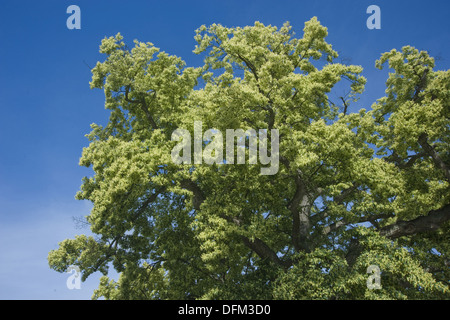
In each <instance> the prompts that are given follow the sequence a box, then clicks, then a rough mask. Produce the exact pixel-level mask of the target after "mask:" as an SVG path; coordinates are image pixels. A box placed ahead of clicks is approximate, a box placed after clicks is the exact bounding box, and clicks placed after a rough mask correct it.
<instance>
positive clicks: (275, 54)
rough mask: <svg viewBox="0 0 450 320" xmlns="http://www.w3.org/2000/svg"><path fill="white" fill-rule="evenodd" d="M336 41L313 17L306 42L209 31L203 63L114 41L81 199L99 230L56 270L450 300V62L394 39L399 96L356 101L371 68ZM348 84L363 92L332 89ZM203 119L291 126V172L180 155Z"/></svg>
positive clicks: (392, 59)
mask: <svg viewBox="0 0 450 320" xmlns="http://www.w3.org/2000/svg"><path fill="white" fill-rule="evenodd" d="M326 36H327V28H325V27H324V26H322V25H321V24H320V22H319V21H318V20H317V19H316V18H312V19H311V20H310V21H308V22H306V23H305V27H304V29H303V35H302V37H296V35H295V34H294V32H293V31H292V28H291V26H290V25H289V24H288V23H286V24H284V25H283V26H282V27H281V28H277V27H274V26H265V25H263V24H262V23H259V22H256V23H255V24H254V25H253V26H247V27H244V28H240V27H236V28H227V27H224V26H222V25H220V24H213V25H211V26H210V27H206V26H202V27H200V28H199V29H198V30H197V32H196V36H195V40H196V41H197V46H196V48H195V50H194V52H195V53H196V54H200V55H203V56H204V66H202V67H200V68H190V67H186V65H185V62H184V61H183V60H182V59H180V58H178V57H176V56H172V55H169V54H167V53H165V52H161V51H160V49H159V48H156V47H155V46H154V45H153V44H152V43H142V42H138V41H135V42H134V47H133V48H131V49H129V48H128V47H127V46H126V45H125V43H124V42H123V41H122V40H123V38H122V36H121V35H120V34H118V35H116V36H115V37H110V38H105V39H104V40H103V41H102V44H101V46H100V52H101V53H103V54H105V55H106V58H105V60H104V62H98V63H97V65H96V66H95V67H94V68H93V70H92V73H93V76H92V81H91V83H90V84H91V88H96V89H102V90H104V93H105V107H106V108H107V109H109V110H110V111H111V113H110V120H109V122H108V124H107V125H106V126H105V127H102V126H100V125H97V124H93V125H92V132H91V133H90V134H88V135H87V137H88V139H89V141H90V145H89V146H88V147H87V148H84V150H83V154H82V157H81V159H80V165H82V166H86V167H91V168H92V169H93V170H94V173H95V174H94V176H93V177H86V178H84V179H83V184H82V186H81V190H80V191H79V192H78V193H77V195H76V198H77V199H80V200H89V201H91V202H92V203H93V209H92V211H91V213H90V215H89V216H87V217H86V219H87V221H88V223H89V225H90V228H91V231H92V232H93V233H94V234H95V235H96V237H95V238H93V237H87V236H84V235H81V236H77V237H76V238H75V239H73V240H70V239H68V240H64V241H62V242H61V243H60V246H59V248H58V249H56V250H52V251H51V252H50V253H49V256H48V261H49V265H50V266H51V267H52V268H53V269H55V270H56V271H59V272H64V271H65V270H67V268H68V267H69V266H70V265H77V266H79V267H80V269H81V271H82V274H83V280H84V279H86V278H87V277H88V276H89V275H90V274H92V273H93V272H96V271H100V272H102V273H104V274H105V276H103V277H102V278H101V281H100V285H99V288H98V289H97V290H96V291H95V293H94V295H93V298H95V299H97V298H100V297H104V298H106V299H448V298H450V293H449V283H448V281H449V279H450V271H449V268H448V266H449V259H450V257H449V254H450V247H449V243H450V242H449V238H448V234H449V233H448V231H449V228H450V225H449V221H448V220H449V217H450V213H449V211H450V192H449V181H450V172H449V169H448V168H449V167H450V161H449V159H450V156H449V152H448V150H450V145H449V144H450V135H449V129H450V121H449V119H450V72H449V71H448V70H447V71H435V70H433V68H434V60H433V58H432V57H430V56H429V55H428V54H427V52H424V51H418V50H417V49H415V48H412V47H410V46H406V47H403V48H402V49H401V51H397V50H392V51H390V52H387V53H385V54H383V55H382V56H381V58H380V60H378V61H376V66H377V67H379V68H383V67H386V66H387V67H389V68H390V70H391V71H392V72H390V73H389V77H388V79H387V81H386V87H387V89H386V96H385V97H381V98H380V99H379V100H377V101H376V102H375V103H374V104H373V105H372V106H371V108H370V109H361V110H359V111H358V112H357V113H349V112H348V111H349V110H348V105H349V104H350V103H352V101H354V100H357V99H358V95H359V94H361V93H363V90H364V84H365V81H366V80H365V78H364V77H363V76H362V71H363V70H362V68H361V67H360V66H353V65H344V64H341V63H336V62H335V59H336V58H337V57H338V55H337V53H336V51H334V50H333V48H332V46H331V45H330V44H329V43H327V42H326V40H325V38H326ZM342 79H345V80H346V81H345V82H344V85H345V84H347V85H348V96H349V97H350V98H351V99H350V100H347V101H331V98H330V96H331V95H330V93H331V92H332V91H333V88H334V87H335V86H336V84H338V83H340V82H341V80H342ZM341 102H343V103H344V105H340V103H341ZM194 121H202V123H203V127H204V128H215V129H218V130H221V131H222V132H225V131H226V129H238V128H241V129H243V130H247V129H250V128H253V129H256V130H258V129H278V130H279V134H280V146H279V150H280V154H279V158H280V168H279V171H278V172H277V173H276V174H275V175H260V174H259V173H260V168H261V166H262V165H261V164H248V163H247V164H236V165H226V164H219V165H217V164H214V165H208V164H194V165H191V164H189V165H188V164H175V163H174V162H173V161H172V159H171V150H172V148H173V147H174V145H175V142H174V141H171V135H172V132H173V131H174V130H175V129H177V128H185V129H187V130H189V131H190V132H191V133H192V132H193V127H194ZM247 153H248V147H247ZM224 154H225V150H224ZM370 265H376V266H378V267H379V268H380V270H381V274H380V279H381V289H369V288H368V287H367V283H366V280H367V278H368V276H369V275H368V274H367V272H366V270H367V267H368V266H370ZM110 267H113V268H114V269H115V270H117V271H118V272H119V273H120V279H118V281H117V282H116V281H114V280H110V279H109V278H108V277H107V276H106V274H107V272H108V270H109V268H110Z"/></svg>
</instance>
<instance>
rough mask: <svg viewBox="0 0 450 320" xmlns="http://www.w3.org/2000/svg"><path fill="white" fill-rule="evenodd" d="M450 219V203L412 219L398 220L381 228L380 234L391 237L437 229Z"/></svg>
mask: <svg viewBox="0 0 450 320" xmlns="http://www.w3.org/2000/svg"><path fill="white" fill-rule="evenodd" d="M449 220H450V204H447V205H445V206H444V207H442V208H440V209H438V210H432V211H430V212H429V213H428V215H426V216H421V217H418V218H416V219H413V220H410V221H398V222H397V223H394V224H391V225H388V226H385V227H383V228H381V229H380V234H381V235H382V236H385V237H387V238H390V239H396V238H399V237H403V236H409V235H415V234H419V233H424V232H429V231H435V230H437V229H439V228H440V226H441V225H442V224H443V223H445V222H447V221H449Z"/></svg>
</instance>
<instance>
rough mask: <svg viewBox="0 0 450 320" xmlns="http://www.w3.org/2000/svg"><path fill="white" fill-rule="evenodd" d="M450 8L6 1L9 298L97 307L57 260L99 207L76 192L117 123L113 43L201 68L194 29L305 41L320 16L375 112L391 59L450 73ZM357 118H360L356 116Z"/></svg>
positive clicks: (423, 4)
mask: <svg viewBox="0 0 450 320" xmlns="http://www.w3.org/2000/svg"><path fill="white" fill-rule="evenodd" d="M71 4H76V5H78V6H79V7H80V9H81V30H68V29H67V27H66V20H67V18H68V17H69V14H67V13H66V9H67V7H68V6H69V5H71ZM371 4H376V5H378V6H379V7H380V8H381V29H380V30H369V29H367V27H366V20H367V18H368V17H369V15H368V14H367V13H366V9H367V7H368V6H369V5H371ZM449 13H450V2H449V1H444V0H428V1H385V0H383V1H382V0H370V1H367V0H352V1H333V0H320V1H317V0H316V1H312V0H309V1H303V0H293V1H284V0H276V1H249V0H245V1H243V0H239V1H234V0H233V1H230V0H222V1H215V0H209V1H195V0H192V1H170V0H167V1H136V0H130V1H116V0H109V1H106V0H95V1H93V0H89V1H87V0H86V1H81V0H71V1H66V0H41V1H23V0H22V1H12V0H2V1H1V3H0V35H1V37H0V39H1V44H0V108H1V113H0V114H1V116H0V299H89V298H90V297H91V295H92V291H93V289H94V288H96V287H97V284H98V278H99V276H96V275H94V276H92V277H91V278H89V279H88V280H87V281H86V282H84V283H82V285H81V289H80V290H69V289H68V288H67V287H66V279H67V277H68V276H69V275H68V274H59V273H57V272H55V271H52V270H51V269H50V268H49V267H48V264H47V254H48V252H49V251H50V250H52V249H56V248H57V247H58V242H60V241H62V240H63V239H66V238H73V236H74V235H75V234H79V233H86V232H88V230H79V229H77V228H76V225H75V224H74V222H73V217H81V216H84V215H87V214H88V213H89V210H90V205H89V203H85V202H82V201H77V200H75V199H74V195H75V193H76V192H77V190H78V189H79V187H80V184H81V178H82V177H83V176H85V175H90V174H91V171H90V170H89V169H87V168H84V167H79V166H78V161H79V158H80V155H81V151H82V148H83V147H85V146H87V145H88V141H87V139H86V138H85V137H84V135H85V134H87V133H88V132H89V131H90V127H89V125H90V124H91V123H93V122H96V123H105V121H106V119H107V116H108V114H107V112H106V111H105V110H104V105H103V101H104V97H103V93H102V91H100V90H97V91H93V90H90V89H89V81H90V77H91V73H90V68H89V67H88V66H90V67H93V66H94V65H95V63H96V62H97V61H98V60H99V59H103V57H102V56H101V55H100V54H99V53H98V47H99V44H100V41H101V39H102V38H104V37H105V36H112V35H115V34H116V33H117V32H121V33H122V35H123V36H124V37H125V41H126V42H127V43H129V44H132V41H133V39H138V40H140V41H144V42H147V41H149V42H152V43H154V44H155V45H156V46H157V47H159V48H161V50H163V51H166V52H168V53H170V54H175V55H177V56H180V57H182V58H183V59H184V60H185V61H186V62H187V64H188V65H194V66H198V65H200V63H201V60H200V59H199V57H197V56H195V55H194V54H193V53H192V50H193V49H194V46H195V42H194V39H193V36H194V30H195V29H196V28H198V27H199V26H200V25H202V24H206V25H208V24H211V23H221V24H223V25H226V26H245V25H250V24H253V23H254V22H255V21H256V20H258V21H260V22H262V23H264V24H272V25H278V26H281V25H282V24H283V23H284V22H285V21H290V23H291V25H292V26H293V28H294V30H295V31H296V32H297V34H299V35H301V33H302V29H303V25H304V22H305V21H306V20H309V19H310V18H311V17H312V16H317V17H318V18H319V20H320V21H321V23H322V24H323V25H325V26H326V27H328V31H329V36H328V38H327V40H328V41H329V42H330V43H331V44H332V45H333V46H334V49H335V50H337V51H338V52H340V53H341V55H342V57H345V58H346V59H350V63H352V64H357V65H362V66H363V67H364V75H365V76H366V77H367V79H368V83H367V87H366V92H365V93H364V94H363V98H362V99H361V100H360V102H359V105H361V106H364V107H366V108H369V107H370V105H371V104H372V103H373V102H374V101H375V99H377V98H379V97H381V96H382V95H383V93H384V89H385V88H384V82H385V79H386V72H385V71H378V70H377V69H375V67H374V63H375V60H376V59H378V58H379V56H380V54H381V53H383V52H385V51H389V50H391V49H392V48H398V49H400V48H401V47H402V46H404V45H412V46H415V47H416V48H418V49H420V50H427V51H428V52H430V53H431V55H433V56H439V57H440V60H439V61H438V62H437V68H438V69H449V65H450V56H449V51H450V35H449V29H450V24H449V22H448V21H449V20H448V14H449ZM353 111H354V110H353Z"/></svg>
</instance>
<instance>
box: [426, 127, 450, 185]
mask: <svg viewBox="0 0 450 320" xmlns="http://www.w3.org/2000/svg"><path fill="white" fill-rule="evenodd" d="M419 144H420V145H421V146H422V148H423V149H424V150H425V152H426V153H427V154H428V155H429V156H430V157H431V158H432V159H433V161H434V163H435V165H436V166H437V167H438V168H439V169H441V170H442V172H443V173H444V176H445V178H446V179H447V181H448V182H450V169H449V168H448V167H447V164H446V163H445V162H444V161H443V160H442V158H441V157H440V156H439V154H438V153H437V152H436V150H435V149H434V147H432V146H431V145H430V144H429V143H428V135H427V134H426V133H422V134H421V135H420V136H419Z"/></svg>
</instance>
